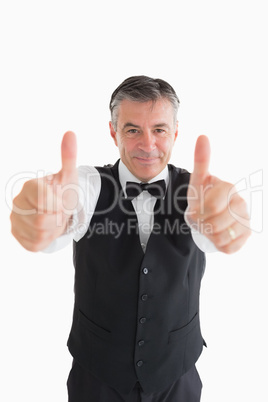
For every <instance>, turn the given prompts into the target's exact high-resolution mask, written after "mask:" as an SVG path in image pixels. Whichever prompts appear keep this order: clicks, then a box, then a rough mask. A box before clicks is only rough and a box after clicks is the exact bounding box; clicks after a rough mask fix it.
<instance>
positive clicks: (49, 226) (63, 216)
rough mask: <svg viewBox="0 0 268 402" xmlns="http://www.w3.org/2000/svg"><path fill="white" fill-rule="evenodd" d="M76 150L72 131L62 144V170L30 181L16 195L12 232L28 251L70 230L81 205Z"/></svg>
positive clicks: (44, 246)
mask: <svg viewBox="0 0 268 402" xmlns="http://www.w3.org/2000/svg"><path fill="white" fill-rule="evenodd" d="M76 153H77V145H76V137H75V134H74V133H73V132H71V131H68V132H67V133H65V134H64V136H63V139H62V144H61V159H62V168H61V170H60V171H59V172H58V173H56V174H54V175H50V176H45V177H43V178H38V179H33V180H29V181H27V182H26V183H25V184H24V186H23V188H22V190H21V192H20V193H19V194H18V195H17V197H15V198H14V200H13V209H12V212H11V215H10V219H11V231H12V234H13V235H14V237H15V238H16V239H17V240H18V241H19V243H20V244H21V245H22V246H23V247H24V248H26V250H29V251H40V250H43V249H45V248H46V247H47V246H48V245H49V244H50V243H51V242H52V241H53V240H54V239H56V238H57V237H59V236H60V235H61V234H63V233H64V232H65V231H66V229H67V224H68V221H69V220H70V218H71V216H72V213H73V210H74V209H75V208H76V207H77V204H78V173H77V168H76Z"/></svg>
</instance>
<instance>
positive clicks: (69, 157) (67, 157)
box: [61, 131, 77, 175]
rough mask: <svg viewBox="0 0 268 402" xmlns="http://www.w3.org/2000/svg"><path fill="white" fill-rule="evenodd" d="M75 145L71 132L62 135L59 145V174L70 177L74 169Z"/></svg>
mask: <svg viewBox="0 0 268 402" xmlns="http://www.w3.org/2000/svg"><path fill="white" fill-rule="evenodd" d="M76 155H77V143H76V136H75V134H74V133H73V132H72V131H67V133H65V134H64V136H63V139H62V143H61V163H62V168H61V173H62V174H67V175H70V174H71V173H73V171H74V170H75V169H76Z"/></svg>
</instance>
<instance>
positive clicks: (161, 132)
mask: <svg viewBox="0 0 268 402" xmlns="http://www.w3.org/2000/svg"><path fill="white" fill-rule="evenodd" d="M155 132H156V133H157V134H163V133H165V130H163V129H162V128H156V129H155Z"/></svg>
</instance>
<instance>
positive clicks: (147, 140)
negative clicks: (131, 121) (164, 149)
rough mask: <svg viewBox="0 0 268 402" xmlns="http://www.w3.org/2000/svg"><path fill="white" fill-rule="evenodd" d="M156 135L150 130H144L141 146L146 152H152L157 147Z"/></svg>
mask: <svg viewBox="0 0 268 402" xmlns="http://www.w3.org/2000/svg"><path fill="white" fill-rule="evenodd" d="M155 140H156V139H155V136H154V134H153V133H152V132H151V131H150V130H144V132H143V134H142V136H141V141H140V144H139V148H140V149H141V150H142V151H144V152H151V151H153V150H154V149H155V148H156V143H155Z"/></svg>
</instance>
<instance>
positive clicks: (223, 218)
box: [203, 209, 235, 234]
mask: <svg viewBox="0 0 268 402" xmlns="http://www.w3.org/2000/svg"><path fill="white" fill-rule="evenodd" d="M234 222H235V220H234V218H233V217H232V215H231V214H230V212H229V211H228V209H226V210H225V211H223V212H222V213H221V214H218V215H215V216H212V217H209V219H207V220H206V219H205V220H204V222H203V225H204V227H207V228H210V233H213V234H215V233H220V232H222V231H223V230H225V229H227V228H228V227H229V226H232V225H233V224H234Z"/></svg>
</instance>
